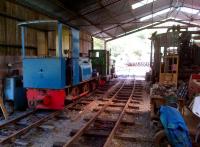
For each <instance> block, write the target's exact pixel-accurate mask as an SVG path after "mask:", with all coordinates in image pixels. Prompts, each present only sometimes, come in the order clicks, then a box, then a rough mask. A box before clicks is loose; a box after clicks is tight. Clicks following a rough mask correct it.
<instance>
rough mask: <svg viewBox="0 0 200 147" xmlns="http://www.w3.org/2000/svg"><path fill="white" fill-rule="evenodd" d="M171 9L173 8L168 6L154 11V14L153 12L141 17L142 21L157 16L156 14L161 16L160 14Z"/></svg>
mask: <svg viewBox="0 0 200 147" xmlns="http://www.w3.org/2000/svg"><path fill="white" fill-rule="evenodd" d="M170 10H171V8H167V9H164V10H161V11H158V12H156V13H154V14H153V15H152V14H150V15H147V16H145V17H142V18H140V21H144V20H148V19H150V18H152V17H156V16H159V15H162V14H165V13H167V12H169V11H170Z"/></svg>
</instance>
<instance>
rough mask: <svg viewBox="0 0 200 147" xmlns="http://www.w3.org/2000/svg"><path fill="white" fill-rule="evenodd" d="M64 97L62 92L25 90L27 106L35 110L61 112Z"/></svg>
mask: <svg viewBox="0 0 200 147" xmlns="http://www.w3.org/2000/svg"><path fill="white" fill-rule="evenodd" d="M65 97H66V94H65V91H64V90H38V89H28V90H27V100H28V105H29V107H33V108H36V109H51V110H62V109H64V106H65V104H64V101H65Z"/></svg>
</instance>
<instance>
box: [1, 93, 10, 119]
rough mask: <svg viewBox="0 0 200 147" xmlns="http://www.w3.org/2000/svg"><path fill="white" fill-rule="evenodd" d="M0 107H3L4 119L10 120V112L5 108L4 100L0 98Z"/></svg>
mask: <svg viewBox="0 0 200 147" xmlns="http://www.w3.org/2000/svg"><path fill="white" fill-rule="evenodd" d="M0 107H1V110H2V112H3V116H4V118H5V119H6V120H7V119H8V112H7V110H6V108H5V106H4V103H3V98H1V97H0Z"/></svg>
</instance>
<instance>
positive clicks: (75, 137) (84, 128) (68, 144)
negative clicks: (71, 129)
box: [63, 80, 126, 147]
mask: <svg viewBox="0 0 200 147" xmlns="http://www.w3.org/2000/svg"><path fill="white" fill-rule="evenodd" d="M125 82H126V80H125V81H124V82H123V84H122V86H121V87H120V89H119V90H117V92H116V93H115V94H114V95H113V96H112V97H111V98H110V99H109V101H108V102H106V103H105V105H104V106H103V107H102V108H101V109H100V110H99V111H98V112H97V113H96V114H95V115H94V116H93V118H91V119H90V120H89V121H88V122H87V123H86V124H85V125H84V126H83V127H82V128H81V129H80V130H79V131H78V132H77V133H76V134H75V135H74V136H73V137H72V138H71V139H70V140H69V141H68V142H67V143H66V144H64V145H63V147H68V146H70V145H71V144H72V143H73V142H74V141H75V140H76V139H77V138H78V137H80V136H81V135H82V134H83V133H84V131H85V130H86V129H88V127H89V126H90V125H91V124H92V123H93V122H94V121H95V120H96V118H97V117H98V116H99V115H100V114H101V113H102V112H103V111H104V110H105V109H106V108H107V107H108V106H109V105H110V104H111V103H112V100H113V99H114V98H115V97H116V95H117V94H118V93H119V92H120V90H121V89H122V88H123V87H124V85H125Z"/></svg>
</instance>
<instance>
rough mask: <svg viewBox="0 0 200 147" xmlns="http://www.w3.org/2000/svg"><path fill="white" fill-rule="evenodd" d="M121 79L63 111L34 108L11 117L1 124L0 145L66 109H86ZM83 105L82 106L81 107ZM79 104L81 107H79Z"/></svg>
mask: <svg viewBox="0 0 200 147" xmlns="http://www.w3.org/2000/svg"><path fill="white" fill-rule="evenodd" d="M118 83H119V81H117V80H115V81H112V82H109V83H107V84H105V85H104V86H102V87H99V88H97V89H96V90H95V91H94V92H92V93H91V94H89V95H88V96H85V97H82V98H79V99H78V100H76V101H74V102H73V103H71V104H69V105H67V106H66V107H65V109H64V110H63V111H39V110H33V111H29V112H27V113H26V114H23V115H21V116H18V117H16V118H15V119H11V120H9V121H7V122H5V123H3V124H1V125H0V146H1V145H3V144H4V143H6V142H9V141H13V139H16V138H17V137H20V136H21V135H23V134H25V133H26V132H28V131H29V130H31V129H33V128H36V127H39V126H41V125H42V124H43V123H44V122H46V121H48V120H50V119H52V118H54V117H57V116H59V115H60V114H61V113H62V112H64V111H70V110H81V109H84V107H85V106H86V105H88V104H89V103H90V102H92V101H93V97H94V96H95V95H98V97H99V98H101V97H103V96H104V95H106V92H105V91H107V90H108V89H111V88H112V87H114V85H117V84H118ZM80 105H81V108H80ZM77 106H79V108H78V109H77Z"/></svg>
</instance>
